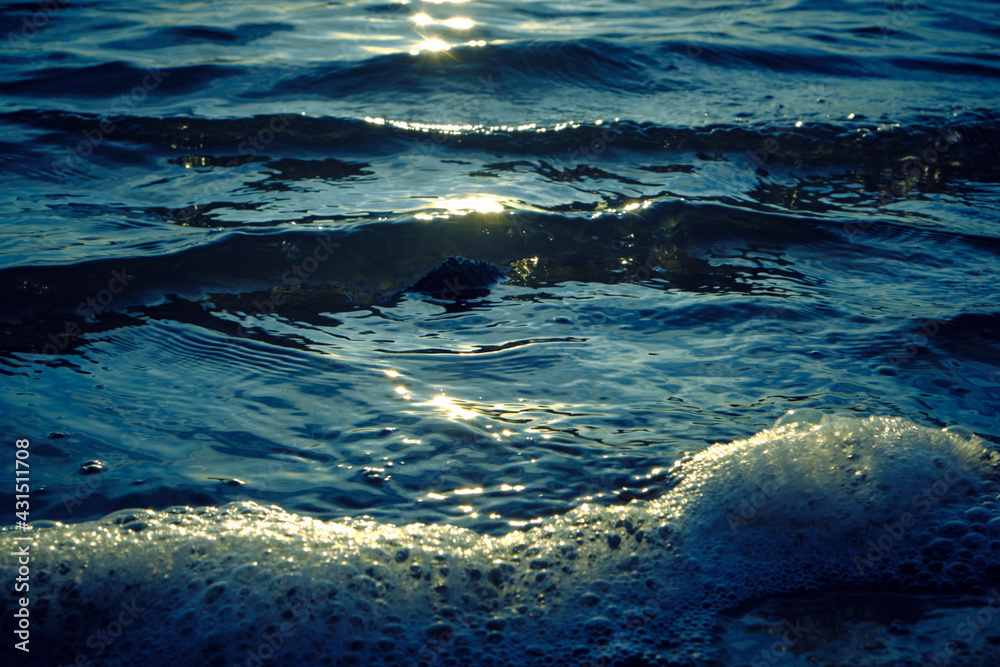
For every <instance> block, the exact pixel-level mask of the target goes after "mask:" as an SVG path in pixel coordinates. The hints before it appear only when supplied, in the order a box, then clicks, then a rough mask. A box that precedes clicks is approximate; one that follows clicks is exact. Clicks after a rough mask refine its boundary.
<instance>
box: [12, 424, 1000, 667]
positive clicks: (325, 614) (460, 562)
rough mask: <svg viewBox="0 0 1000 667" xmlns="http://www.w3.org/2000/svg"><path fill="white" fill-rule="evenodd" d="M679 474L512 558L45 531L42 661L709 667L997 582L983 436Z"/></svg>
mask: <svg viewBox="0 0 1000 667" xmlns="http://www.w3.org/2000/svg"><path fill="white" fill-rule="evenodd" d="M671 473H672V474H671V477H670V483H671V486H670V488H668V489H667V490H665V492H664V493H663V495H662V496H661V497H660V498H658V499H657V500H654V501H650V502H634V503H631V504H630V505H627V506H616V507H601V506H597V505H583V506H581V507H578V508H576V509H574V510H572V511H571V512H569V513H567V514H566V515H565V516H562V517H558V518H555V519H550V520H547V521H545V522H543V523H542V524H541V525H539V526H537V527H534V528H532V529H531V530H528V531H516V532H512V533H510V534H508V535H505V536H503V537H499V538H496V537H490V536H483V535H479V534H477V533H474V532H472V531H469V530H465V529H461V528H456V527H453V526H427V525H412V526H399V527H397V526H392V525H387V524H379V523H373V522H367V521H358V520H355V521H340V522H321V521H317V520H314V519H311V518H308V517H302V516H297V515H294V514H289V513H287V512H284V511H283V510H281V509H280V508H277V507H270V508H265V507H261V506H259V505H255V504H253V503H234V504H230V505H226V506H224V507H218V508H213V507H209V508H200V509H191V508H178V509H174V510H169V511H165V512H153V511H146V510H138V511H126V512H117V513H115V514H112V515H110V516H108V517H106V518H105V519H102V520H100V521H96V522H88V523H82V524H77V525H68V526H57V527H53V528H43V529H39V530H37V531H36V534H35V540H34V542H33V546H32V552H33V554H34V561H33V564H32V568H33V572H34V573H35V574H34V576H33V579H32V583H31V586H32V588H31V592H30V594H31V599H32V603H31V612H32V616H31V629H32V635H31V636H32V649H33V652H32V657H33V659H44V660H48V661H49V662H52V661H59V662H60V663H65V664H68V663H71V662H72V661H73V660H74V659H76V656H77V655H83V656H85V659H87V660H90V661H92V662H93V664H97V662H98V661H99V662H100V664H107V665H133V664H135V665H148V666H152V667H155V666H158V665H168V664H169V665H176V664H206V665H230V666H231V665H237V664H239V665H247V664H249V665H262V664H305V665H320V664H332V665H350V664H357V665H380V664H398V665H409V664H421V662H423V663H426V664H427V665H434V664H440V665H447V664H456V665H480V664H497V665H545V664H548V665H551V664H587V661H592V662H597V661H599V660H601V659H604V658H612V657H613V658H615V659H617V660H622V661H624V660H626V659H630V658H632V659H635V660H636V661H637V662H636V663H634V664H645V663H643V660H646V661H648V664H655V660H657V659H666V658H671V659H676V660H682V661H697V660H705V661H710V660H711V659H713V656H715V655H717V652H718V650H719V647H717V646H715V645H714V644H713V635H712V633H711V629H712V627H713V625H714V623H715V621H716V614H717V613H718V612H719V611H720V610H723V609H726V608H731V607H732V606H734V605H736V604H738V603H743V602H747V601H749V600H752V599H755V598H759V597H762V596H768V595H773V594H776V593H783V592H792V591H802V590H809V589H825V588H836V587H850V588H871V587H872V586H883V585H885V586H890V587H894V588H897V589H900V590H923V591H931V590H940V589H942V588H944V589H963V590H969V589H976V588H979V587H983V586H985V585H987V584H990V583H997V582H1000V519H998V518H996V517H997V516H998V513H997V508H998V504H997V502H998V492H1000V487H998V484H997V480H998V477H1000V475H998V456H997V454H996V453H995V452H992V451H991V450H990V448H988V447H987V446H986V443H984V442H983V441H982V440H980V439H979V438H977V437H975V436H973V435H971V434H968V433H963V432H948V431H940V430H933V429H928V428H924V427H921V426H918V425H916V424H914V423H912V422H909V421H906V420H903V419H890V418H879V417H871V418H868V419H833V418H830V417H824V416H821V415H818V414H810V413H799V414H797V415H795V414H793V415H792V416H790V417H785V418H783V419H782V420H779V423H778V424H777V425H776V426H775V428H772V429H769V430H766V431H763V432H761V433H758V434H757V435H755V436H753V437H751V438H748V439H746V440H742V441H738V442H733V443H730V444H724V445H715V446H713V447H710V448H709V449H707V450H705V451H703V452H701V453H699V454H697V455H694V456H689V457H686V458H685V459H683V460H682V461H679V462H678V463H677V464H676V465H675V466H674V468H673V470H672V471H671ZM907 514H909V515H911V517H912V519H913V520H912V522H911V521H910V520H908V519H907V518H906V516H907ZM904 523H905V524H906V526H903V524H904ZM897 525H898V526H901V527H902V528H901V531H902V532H900V531H899V530H896V529H895V527H896V526H897ZM887 531H888V534H889V535H890V537H889V538H885V535H886V533H887ZM869 540H871V542H869ZM880 540H881V542H882V547H884V548H880V547H879V541H880ZM889 542H891V544H890V543H889ZM871 546H874V547H875V549H876V550H875V551H872V550H871ZM4 567H5V568H8V569H7V570H6V571H5V573H4V574H5V575H6V576H8V577H9V576H12V570H10V568H9V565H8V564H7V563H5V564H4ZM42 573H44V574H42ZM5 604H6V605H7V611H5V613H4V619H5V621H4V622H5V623H9V619H10V613H9V612H10V611H11V610H12V609H11V604H12V603H11V601H10V600H9V598H8V600H7V602H5ZM123 604H124V605H125V607H123ZM130 605H131V606H130ZM138 610H141V611H138ZM126 611H127V612H129V613H128V614H127V613H126ZM123 614H124V616H123ZM129 614H131V616H129ZM133 617H134V618H133ZM116 619H121V620H122V622H124V620H129V619H131V620H130V622H129V623H128V624H127V625H123V626H115V625H114V624H115V623H118V620H116ZM5 629H6V626H5ZM102 631H103V632H104V635H103V636H102V635H100V634H99V633H100V632H102ZM119 631H120V634H119ZM112 635H115V636H112ZM7 636H8V637H9V636H10V635H9V634H8V635H7ZM106 640H107V641H106ZM98 649H100V654H99V655H98Z"/></svg>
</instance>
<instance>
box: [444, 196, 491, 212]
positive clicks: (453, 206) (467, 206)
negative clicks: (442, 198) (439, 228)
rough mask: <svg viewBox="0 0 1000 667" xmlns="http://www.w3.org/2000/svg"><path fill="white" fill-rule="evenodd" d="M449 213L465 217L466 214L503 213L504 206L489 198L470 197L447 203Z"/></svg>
mask: <svg viewBox="0 0 1000 667" xmlns="http://www.w3.org/2000/svg"><path fill="white" fill-rule="evenodd" d="M445 206H446V207H447V209H448V212H449V213H455V214H457V215H464V214H465V213H471V212H476V213H502V212H503V205H501V204H500V202H498V201H497V200H495V199H491V198H489V197H468V198H466V199H456V200H454V201H450V202H445Z"/></svg>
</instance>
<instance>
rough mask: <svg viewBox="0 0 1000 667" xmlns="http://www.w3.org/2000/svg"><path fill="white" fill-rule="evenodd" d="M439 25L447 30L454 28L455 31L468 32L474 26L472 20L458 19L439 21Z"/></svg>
mask: <svg viewBox="0 0 1000 667" xmlns="http://www.w3.org/2000/svg"><path fill="white" fill-rule="evenodd" d="M441 23H442V24H443V25H446V26H448V27H449V28H454V29H455V30H468V29H469V28H471V27H472V26H474V25H476V24H475V22H474V21H473V20H472V19H464V18H459V17H455V18H452V19H448V20H447V21H441Z"/></svg>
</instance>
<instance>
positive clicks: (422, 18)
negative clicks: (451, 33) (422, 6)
mask: <svg viewBox="0 0 1000 667" xmlns="http://www.w3.org/2000/svg"><path fill="white" fill-rule="evenodd" d="M413 22H414V23H416V24H417V25H429V24H431V23H434V19H432V18H431V17H430V16H428V15H427V14H424V13H423V12H421V13H419V14H414V15H413Z"/></svg>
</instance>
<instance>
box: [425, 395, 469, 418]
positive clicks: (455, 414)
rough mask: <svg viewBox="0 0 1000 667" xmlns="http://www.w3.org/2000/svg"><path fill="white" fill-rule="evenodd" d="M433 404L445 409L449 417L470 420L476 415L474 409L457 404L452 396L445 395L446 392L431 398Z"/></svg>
mask: <svg viewBox="0 0 1000 667" xmlns="http://www.w3.org/2000/svg"><path fill="white" fill-rule="evenodd" d="M431 405H434V406H435V407H438V408H441V409H442V410H445V411H446V412H447V415H448V418H449V419H462V420H468V419H474V418H475V417H476V413H475V411H474V410H466V409H465V408H463V407H461V406H459V405H456V404H455V402H454V401H453V400H452V399H451V398H449V397H447V396H445V395H444V394H440V395H438V396H435V397H434V398H433V399H432V400H431Z"/></svg>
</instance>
